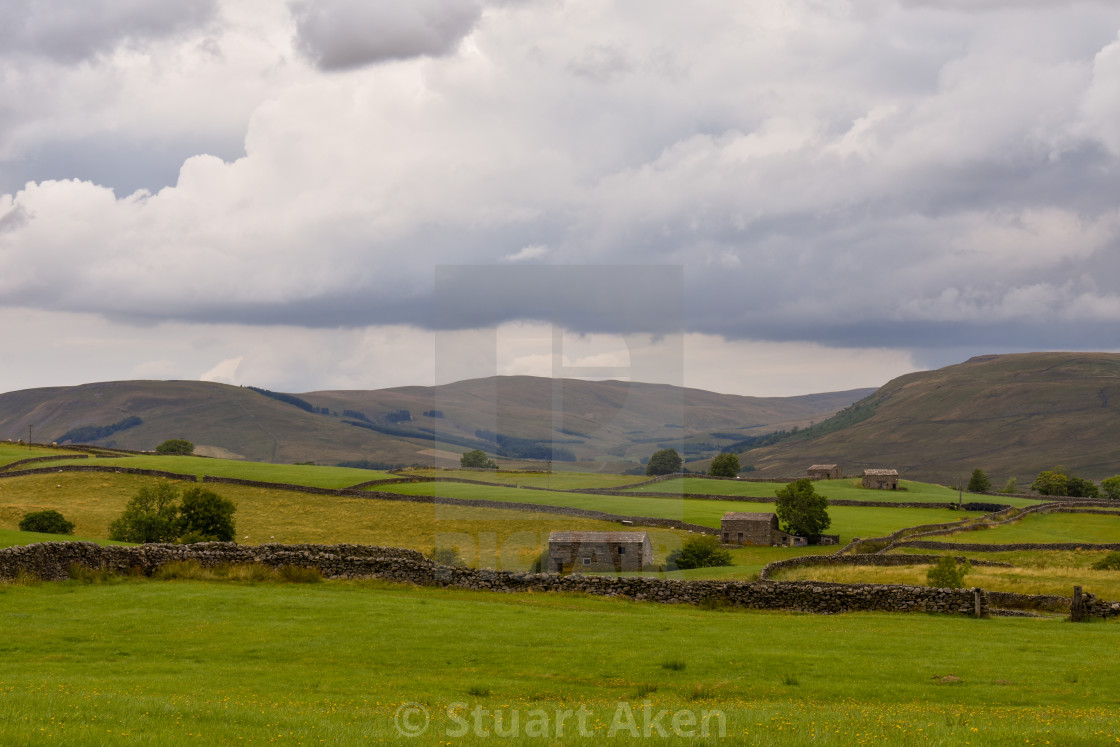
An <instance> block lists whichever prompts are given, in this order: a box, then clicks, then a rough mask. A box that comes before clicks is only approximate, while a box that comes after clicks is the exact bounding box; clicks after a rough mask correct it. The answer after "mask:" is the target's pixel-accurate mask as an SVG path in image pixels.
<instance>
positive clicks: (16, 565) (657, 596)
mask: <svg viewBox="0 0 1120 747" xmlns="http://www.w3.org/2000/svg"><path fill="white" fill-rule="evenodd" d="M186 560H197V561H198V562H199V563H200V564H202V565H205V566H210V565H218V564H221V563H261V564H264V565H269V566H273V567H279V566H283V565H296V566H303V567H315V568H318V569H319V570H320V571H321V572H322V573H323V574H324V575H325V576H328V577H330V578H357V577H373V578H379V579H383V580H388V581H400V582H406V583H412V584H417V585H421V586H442V587H455V588H462V589H473V590H485V591H499V592H525V591H534V592H576V593H583V594H594V595H599V596H614V597H625V598H629V599H635V600H644V601H651V602H661V603H668V604H701V603H715V604H721V605H724V604H725V605H729V606H735V607H746V608H750V609H776V610H800V611H804V612H814V613H822V614H833V613H839V612H858V611H880V612H929V613H943V614H959V615H975V614H977V612H979V614H980V615H981V616H985V615H986V614H987V611H988V597H987V595H986V594H985V593H984V592H983V591H981V590H979V589H976V590H972V589H931V588H927V587H921V586H900V585H882V584H830V583H819V582H796V581H795V582H778V581H757V582H746V581H715V580H712V581H706V580H680V579H661V578H648V577H641V576H626V577H613V576H584V575H579V574H574V575H560V574H556V573H516V572H510V571H493V570H474V569H470V568H457V567H451V566H443V565H438V564H436V563H434V562H433V561H431V560H429V559H427V558H425V557H423V556H421V555H420V554H419V553H417V552H415V551H413V550H404V549H400V548H384V547H367V546H359V545H234V544H231V543H217V542H214V543H202V544H197V545H141V546H139V547H116V546H108V547H102V546H100V545H96V544H93V543H89V542H48V543H41V544H37V545H26V546H22V547H10V548H5V549H2V550H0V578H14V577H16V576H18V575H19V574H20V573H21V572H22V573H26V574H30V575H32V576H36V577H38V578H42V579H45V580H58V579H64V578H67V577H68V574H69V569H70V566H71V564H74V563H77V564H79V565H81V566H84V567H86V568H92V569H109V570H112V571H114V572H120V573H130V572H139V573H144V574H151V573H153V572H154V571H155V570H156V569H157V568H159V567H160V566H161V565H163V564H165V563H169V562H174V561H186Z"/></svg>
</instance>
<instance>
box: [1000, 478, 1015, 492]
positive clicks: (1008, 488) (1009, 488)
mask: <svg viewBox="0 0 1120 747" xmlns="http://www.w3.org/2000/svg"><path fill="white" fill-rule="evenodd" d="M999 492H1001V493H1018V492H1019V481H1018V480H1016V479H1015V478H1014V477H1009V478H1007V484H1006V485H1004V486H1003V490H1001V491H999Z"/></svg>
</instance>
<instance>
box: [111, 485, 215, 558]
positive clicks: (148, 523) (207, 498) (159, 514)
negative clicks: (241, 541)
mask: <svg viewBox="0 0 1120 747" xmlns="http://www.w3.org/2000/svg"><path fill="white" fill-rule="evenodd" d="M236 510H237V508H236V507H235V506H234V505H233V503H232V502H231V501H227V500H226V499H224V498H222V497H221V496H219V495H217V494H216V493H214V492H213V491H211V490H207V489H205V488H203V487H199V486H195V487H190V488H187V490H186V491H185V492H184V493H183V496H182V503H181V504H180V503H179V492H178V490H177V489H176V488H175V486H174V485H172V484H171V483H170V482H168V481H167V480H160V481H159V482H157V483H156V484H155V485H145V486H144V487H142V488H140V491H139V492H138V493H137V494H136V495H135V496H134V497H133V498H132V500H130V501H129V502H128V505H127V506H125V509H124V513H123V514H121V515H120V517H119V518H118V519H117V520H116V521H114V522H113V523H112V524H110V525H109V539H114V540H118V541H121V542H135V543H137V544H143V543H147V542H181V543H184V544H190V543H194V542H232V541H233V537H234V523H233V514H234V512H235V511H236Z"/></svg>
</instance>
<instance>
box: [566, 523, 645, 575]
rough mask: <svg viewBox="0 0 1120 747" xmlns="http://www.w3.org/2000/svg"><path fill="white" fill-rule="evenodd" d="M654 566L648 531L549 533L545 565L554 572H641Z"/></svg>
mask: <svg viewBox="0 0 1120 747" xmlns="http://www.w3.org/2000/svg"><path fill="white" fill-rule="evenodd" d="M647 565H653V545H652V544H651V543H650V541H649V534H648V533H647V532H549V535H548V564H547V567H546V568H545V570H549V571H555V572H557V573H578V572H580V571H640V570H642V568H643V567H645V566H647Z"/></svg>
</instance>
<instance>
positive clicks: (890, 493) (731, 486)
mask: <svg viewBox="0 0 1120 747" xmlns="http://www.w3.org/2000/svg"><path fill="white" fill-rule="evenodd" d="M899 485H900V486H901V487H903V488H906V489H905V490H897V491H896V490H872V489H870V488H865V487H863V486H862V485H861V484H860V481H859V479H851V478H845V479H843V480H817V481H814V482H813V486H814V488H816V492H818V493H820V494H821V495H823V496H825V497H827V498H829V499H833V500H845V501H891V502H898V503H925V502H929V503H956V502H957V500H958V497H959V494H958V493H957V491H956V490H954V489H952V488H947V487H945V486H943V485H933V484H931V483H924V482H912V481H910V480H900V481H899ZM785 486H786V483H784V482H748V481H746V480H705V479H703V478H698V477H681V478H677V479H675V480H665V481H664V482H658V483H654V484H653V485H645V486H642V487H637V488H623V489H624V490H632V491H633V492H635V493H642V492H649V493H698V494H705V495H728V496H731V495H738V496H750V497H767V498H773V497H774V494H775V492H776V491H777V490H779V489H780V488H783V487H785ZM969 501H974V502H980V503H1003V504H1005V505H1008V506H1030V505H1033V504H1035V503H1038V501H1035V500H1032V499H1030V498H1014V497H1011V496H1002V495H1001V496H990V495H970V494H968V493H965V494H964V496H963V502H964V503H968V502H969Z"/></svg>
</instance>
